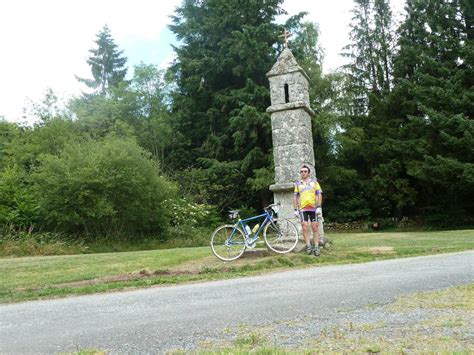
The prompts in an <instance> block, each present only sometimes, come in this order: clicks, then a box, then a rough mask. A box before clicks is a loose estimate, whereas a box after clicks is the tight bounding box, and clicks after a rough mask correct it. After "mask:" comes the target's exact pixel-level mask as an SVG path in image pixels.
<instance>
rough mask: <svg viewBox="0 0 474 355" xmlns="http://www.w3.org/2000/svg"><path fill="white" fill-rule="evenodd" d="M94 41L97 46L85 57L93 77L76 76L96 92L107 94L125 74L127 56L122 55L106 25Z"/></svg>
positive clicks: (121, 80)
mask: <svg viewBox="0 0 474 355" xmlns="http://www.w3.org/2000/svg"><path fill="white" fill-rule="evenodd" d="M95 43H96V45H97V47H96V48H92V49H90V50H89V52H90V53H91V55H90V56H89V58H88V59H87V64H89V66H90V67H91V72H92V76H93V77H94V79H84V78H79V77H77V76H76V78H77V80H78V81H80V82H81V83H84V84H85V85H86V86H87V87H89V88H91V89H95V90H96V93H98V94H100V95H102V96H108V95H110V90H111V89H112V88H113V87H117V86H118V85H119V84H120V83H121V82H123V80H124V78H125V75H126V74H127V68H126V66H125V65H126V63H127V58H126V57H124V56H123V51H119V50H118V47H117V45H116V44H115V41H114V40H113V38H112V35H111V34H110V29H109V28H108V27H107V25H105V26H104V27H103V28H102V30H101V31H100V32H99V33H98V34H97V39H96V40H95Z"/></svg>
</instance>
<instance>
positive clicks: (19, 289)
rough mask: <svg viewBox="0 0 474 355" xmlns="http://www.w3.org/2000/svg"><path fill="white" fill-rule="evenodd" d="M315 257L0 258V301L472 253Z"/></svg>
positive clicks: (386, 244) (375, 244)
mask: <svg viewBox="0 0 474 355" xmlns="http://www.w3.org/2000/svg"><path fill="white" fill-rule="evenodd" d="M330 238H331V240H332V242H333V244H332V246H331V247H330V248H327V249H325V250H323V253H322V256H321V257H320V258H315V257H314V256H306V255H305V254H304V253H291V254H288V255H276V254H272V253H269V252H267V251H266V249H256V250H252V251H248V252H246V253H245V254H244V256H243V257H242V258H241V259H239V260H236V261H234V262H232V263H223V262H221V261H219V260H218V259H217V258H215V257H214V256H213V255H212V253H211V250H210V248H209V247H197V248H180V249H167V250H152V251H137V252H124V253H107V254H82V255H62V256H45V257H22V258H1V259H0V275H1V283H0V302H3V303H5V302H18V301H24V300H32V299H42V298H54V297H64V296H68V295H80V294H90V293H97V292H106V291H110V290H120V289H125V288H139V287H150V286H153V285H164V284H177V283H184V282H192V281H203V280H216V279H224V278H233V277H239V276H246V275H255V274H259V273H263V272H267V271H269V270H283V269H289V268H297V267H305V266H319V265H330V264H343V263H358V262H367V261H373V260H382V259H389V258H399V257H406V256H417V255H428V254H436V253H447V252H456V251H462V250H469V249H474V230H456V231H442V232H411V233H347V234H342V233H341V234H332V235H330Z"/></svg>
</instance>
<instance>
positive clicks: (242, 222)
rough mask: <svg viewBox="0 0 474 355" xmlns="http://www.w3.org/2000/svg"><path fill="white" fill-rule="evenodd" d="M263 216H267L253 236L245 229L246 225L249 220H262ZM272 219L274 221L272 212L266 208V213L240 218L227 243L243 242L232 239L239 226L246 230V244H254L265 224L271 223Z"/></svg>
mask: <svg viewBox="0 0 474 355" xmlns="http://www.w3.org/2000/svg"><path fill="white" fill-rule="evenodd" d="M263 217H265V219H264V220H263V222H262V224H261V225H260V226H259V227H258V230H257V231H256V232H255V234H253V236H252V234H248V232H247V230H246V229H245V226H246V225H248V224H247V222H249V221H254V220H260V219H262V218H263ZM272 221H273V217H272V215H271V214H270V213H268V211H267V210H264V213H262V214H259V215H258V216H253V217H249V218H244V219H241V218H239V219H238V220H237V222H236V223H235V224H234V229H233V230H232V234H231V235H230V237H229V239H228V240H227V243H228V244H243V243H241V242H240V243H239V242H233V241H232V239H233V237H234V234H235V231H236V230H237V228H239V227H240V228H241V229H242V231H243V232H244V235H245V244H246V245H249V244H252V243H253V242H255V241H256V240H257V239H258V238H259V234H260V232H261V231H262V230H263V228H265V226H266V225H267V224H268V223H271V222H272ZM227 243H226V244H227Z"/></svg>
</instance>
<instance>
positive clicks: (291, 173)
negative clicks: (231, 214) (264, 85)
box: [267, 48, 316, 222]
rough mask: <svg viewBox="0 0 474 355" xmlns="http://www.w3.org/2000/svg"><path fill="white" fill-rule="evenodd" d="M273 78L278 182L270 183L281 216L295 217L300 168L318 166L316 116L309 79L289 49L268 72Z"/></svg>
mask: <svg viewBox="0 0 474 355" xmlns="http://www.w3.org/2000/svg"><path fill="white" fill-rule="evenodd" d="M267 77H268V79H269V81H270V98H271V106H270V107H268V108H267V112H269V113H271V122H272V140H273V158H274V162H275V184H273V185H271V186H270V190H271V191H273V193H274V201H275V202H280V203H281V205H282V206H281V208H280V213H279V215H280V216H281V217H285V218H290V219H293V221H294V222H297V221H296V218H295V217H294V214H293V186H294V182H295V181H296V180H298V179H299V178H300V176H299V169H300V167H301V165H303V164H306V165H308V166H309V167H310V168H311V176H313V177H314V176H316V171H315V169H314V151H313V135H312V130H311V117H312V116H314V115H315V113H314V111H313V110H311V108H310V105H309V79H308V76H307V75H306V73H305V72H304V70H303V69H302V68H301V67H300V66H299V65H298V63H297V62H296V59H295V57H294V56H293V54H292V53H291V51H290V50H289V49H288V48H285V49H284V50H283V51H282V53H281V54H280V56H279V57H278V60H277V62H276V63H275V65H274V66H273V67H272V69H271V70H270V71H269V72H268V73H267Z"/></svg>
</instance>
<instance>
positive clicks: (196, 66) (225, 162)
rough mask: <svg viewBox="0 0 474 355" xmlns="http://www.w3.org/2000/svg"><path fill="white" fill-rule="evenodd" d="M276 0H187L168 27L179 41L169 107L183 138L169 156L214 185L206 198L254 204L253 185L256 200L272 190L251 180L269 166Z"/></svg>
mask: <svg viewBox="0 0 474 355" xmlns="http://www.w3.org/2000/svg"><path fill="white" fill-rule="evenodd" d="M281 3H282V0H270V1H267V0H265V1H264V0H245V1H241V0H229V1H225V2H223V1H218V0H204V1H195V0H185V1H184V2H183V4H182V5H181V6H180V7H178V8H177V10H176V14H175V16H174V17H173V25H171V26H170V28H171V30H172V31H173V32H174V33H175V34H176V36H177V38H178V39H179V40H180V41H181V43H182V45H181V46H179V47H176V48H175V51H176V54H177V59H176V62H175V63H174V66H173V68H172V70H173V72H174V74H175V80H176V83H177V91H176V92H175V93H174V95H173V104H172V112H173V115H174V117H175V124H176V129H177V131H178V132H180V133H182V134H183V136H184V140H183V145H182V147H181V150H179V149H175V153H176V158H175V159H174V161H175V164H176V165H177V166H178V167H181V168H184V167H189V166H190V165H193V166H194V167H195V168H197V169H199V171H201V172H202V176H201V177H200V178H199V179H200V180H203V181H207V182H206V183H205V184H206V185H208V186H209V188H210V189H212V191H209V192H208V193H209V195H213V196H212V197H210V198H211V199H212V200H211V201H210V202H215V203H218V204H219V205H221V206H225V207H226V208H227V207H228V206H229V205H230V204H232V203H235V202H236V201H239V203H241V204H247V205H252V204H253V205H255V200H256V199H255V197H254V196H249V194H248V190H249V189H252V188H255V189H256V190H257V191H255V192H256V193H257V194H258V195H260V199H261V200H262V201H264V200H266V199H267V200H268V198H269V197H270V195H269V192H268V186H266V187H265V188H262V187H261V186H262V185H261V184H259V183H257V181H258V180H259V178H260V177H261V176H268V174H267V173H268V171H272V168H271V164H272V158H271V157H272V156H271V134H270V118H269V115H268V114H267V113H266V112H265V110H266V108H267V107H268V106H269V105H270V98H269V91H268V80H267V78H266V76H265V73H266V72H267V71H268V70H270V68H271V66H272V65H273V64H274V62H275V59H276V53H275V50H274V48H273V45H274V44H275V42H276V41H277V39H278V33H279V32H281V30H282V28H281V27H280V26H278V25H276V24H274V23H273V20H274V18H275V16H276V15H278V14H280V13H282V10H281V9H280V7H279V6H280V4H281ZM262 169H263V170H262ZM217 171H219V174H217V175H216V174H215V172H217ZM256 172H260V175H259V176H256V174H257V173H256ZM251 195H254V194H251Z"/></svg>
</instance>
